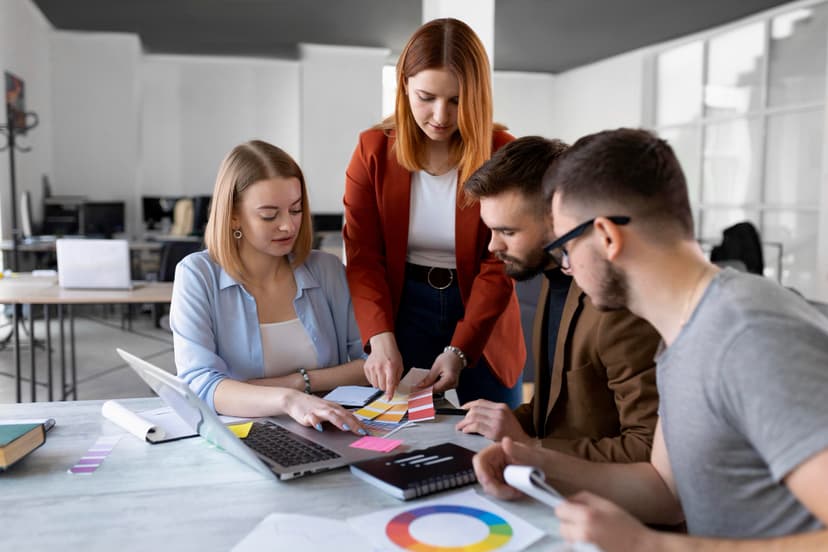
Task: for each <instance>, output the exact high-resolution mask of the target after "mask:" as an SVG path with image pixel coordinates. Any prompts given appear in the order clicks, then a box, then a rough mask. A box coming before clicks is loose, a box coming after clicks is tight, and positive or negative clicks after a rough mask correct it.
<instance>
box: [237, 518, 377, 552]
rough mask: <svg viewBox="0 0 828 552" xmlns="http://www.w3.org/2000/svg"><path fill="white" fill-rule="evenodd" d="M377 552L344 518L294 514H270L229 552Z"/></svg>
mask: <svg viewBox="0 0 828 552" xmlns="http://www.w3.org/2000/svg"><path fill="white" fill-rule="evenodd" d="M334 549H335V550H336V551H337V552H377V551H379V549H378V548H372V547H371V543H370V542H369V541H368V540H367V539H365V538H364V537H362V536H361V535H359V534H358V533H357V532H356V531H354V530H353V529H351V527H350V526H349V525H348V524H347V523H345V522H344V521H338V520H333V519H326V518H322V517H316V516H303V515H298V514H270V515H269V516H267V517H266V518H264V519H263V520H262V521H261V523H259V524H258V525H257V526H256V527H255V528H254V529H253V531H251V532H250V533H249V534H248V535H247V536H246V537H245V538H244V539H242V541H241V542H239V543H238V544H237V545H236V546H234V547H233V552H261V551H262V550H296V551H299V552H330V551H331V550H334Z"/></svg>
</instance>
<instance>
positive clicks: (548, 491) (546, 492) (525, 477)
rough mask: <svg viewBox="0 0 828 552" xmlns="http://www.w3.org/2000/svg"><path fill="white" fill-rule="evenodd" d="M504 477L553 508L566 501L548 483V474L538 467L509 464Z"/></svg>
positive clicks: (513, 485)
mask: <svg viewBox="0 0 828 552" xmlns="http://www.w3.org/2000/svg"><path fill="white" fill-rule="evenodd" d="M503 479H504V480H506V483H508V484H509V485H510V486H512V487H514V488H515V489H517V490H519V491H521V492H522V493H524V494H527V495H529V496H531V497H532V498H534V499H535V500H538V501H540V502H543V503H544V504H546V505H548V506H552V507H553V508H554V507H556V506H557V505H558V504H560V503H562V502H563V501H564V498H563V497H562V496H561V495H560V493H558V491H556V490H555V489H553V488H552V487H550V486H549V485H548V484H547V483H546V475H545V474H544V473H543V472H542V471H541V470H539V469H538V468H533V467H532V466H515V465H509V466H506V469H504V470H503Z"/></svg>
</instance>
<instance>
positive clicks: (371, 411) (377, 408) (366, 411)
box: [354, 391, 408, 422]
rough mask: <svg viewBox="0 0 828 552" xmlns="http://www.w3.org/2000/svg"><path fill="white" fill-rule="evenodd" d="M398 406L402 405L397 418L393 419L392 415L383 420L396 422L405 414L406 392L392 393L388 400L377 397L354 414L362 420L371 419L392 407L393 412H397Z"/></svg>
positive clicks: (406, 404) (406, 407) (406, 406)
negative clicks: (400, 412)
mask: <svg viewBox="0 0 828 552" xmlns="http://www.w3.org/2000/svg"><path fill="white" fill-rule="evenodd" d="M400 406H401V407H402V414H400V415H399V418H397V419H396V420H394V419H393V417H392V418H391V419H385V420H383V421H391V422H393V421H397V422H398V421H400V419H402V417H403V416H404V415H405V411H406V410H407V409H408V394H407V393H406V394H403V393H400V392H399V391H397V392H396V393H394V396H393V397H391V400H390V401H386V400H385V399H377V400H375V401H374V402H372V403H370V404H367V405H365V406H363V407H362V408H360V409H359V410H357V411H356V412H354V415H355V416H357V417H358V418H361V419H363V420H373V419H375V418H378V417H379V416H380V415H382V414H383V413H385V412H387V411H389V410H392V409H393V410H394V412H397V411H398V410H399V407H400Z"/></svg>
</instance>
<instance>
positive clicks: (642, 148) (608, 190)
mask: <svg viewBox="0 0 828 552" xmlns="http://www.w3.org/2000/svg"><path fill="white" fill-rule="evenodd" d="M548 179H549V182H548V185H549V186H551V187H552V188H554V193H555V194H560V196H561V201H564V202H567V203H571V204H575V205H576V206H577V208H578V209H580V210H581V211H584V212H583V213H581V214H583V215H584V216H596V215H603V216H607V215H629V216H631V217H632V218H633V219H634V220H638V221H645V222H648V223H652V224H657V225H658V227H659V228H660V230H661V231H662V232H664V233H668V234H671V235H675V234H678V236H679V237H680V238H682V239H692V238H693V235H694V233H693V214H692V211H691V209H690V200H689V198H688V195H687V182H686V181H685V179H684V173H683V172H682V170H681V165H680V164H679V162H678V159H677V158H676V154H675V153H674V152H673V148H671V147H670V145H669V144H668V143H667V142H666V141H664V140H662V139H660V138H658V137H657V136H655V135H654V134H652V133H651V132H649V131H646V130H641V129H631V128H619V129H617V130H605V131H603V132H598V133H596V134H590V135H588V136H584V137H583V138H581V139H580V140H578V141H577V142H575V143H574V144H573V145H572V147H570V148H569V150H567V151H566V152H565V153H564V154H563V155H562V156H561V158H560V159H559V160H558V162H557V163H555V166H554V167H553V168H552V170H551V171H550V173H549V175H548ZM596 209H610V210H612V212H597V211H596ZM671 231H672V232H671ZM660 235H662V234H661V233H659V232H656V233H654V234H653V236H654V238H657V237H658V236H660Z"/></svg>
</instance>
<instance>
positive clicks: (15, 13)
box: [0, 0, 54, 239]
mask: <svg viewBox="0 0 828 552" xmlns="http://www.w3.org/2000/svg"><path fill="white" fill-rule="evenodd" d="M51 29H52V27H51V24H50V23H49V22H48V21H47V20H46V18H45V17H43V14H41V13H40V10H38V9H37V8H36V7H35V5H34V4H33V3H31V2H20V1H19V0H0V69H3V70H5V71H10V72H12V73H14V74H15V75H17V76H18V77H20V78H21V79H23V81H24V83H25V87H26V88H25V100H26V109H27V110H28V111H34V112H35V113H37V115H38V116H39V118H40V124H39V125H38V127H37V128H35V129H32V130H31V131H30V132H29V133H28V134H27V135H26V136H20V137H18V144H19V145H21V146H24V147H31V151H30V152H28V153H21V152H19V151H17V152H15V169H16V170H15V173H16V179H15V180H16V184H17V193H18V197H19V195H20V193H21V192H22V191H24V190H29V191H30V192H31V194H32V211H33V216H34V218H35V219H36V221H40V220H41V218H42V214H41V211H40V205H41V191H42V188H41V177H42V175H43V174H48V175H49V176H52V174H51V171H50V169H51V165H52V140H51V133H52V129H53V128H54V121H53V115H52V84H51V77H52V76H51V63H50V59H49V54H50V50H49V37H50V35H51V32H52V30H51ZM0 79H3V76H2V75H0ZM3 86H5V84H3ZM0 124H2V125H5V124H6V107H5V101H3V102H2V103H0ZM5 145H6V138H5V136H3V135H0V147H4V146H5ZM10 186H11V182H10V176H9V152H8V151H4V152H0V221H2V226H0V233H2V237H3V239H10V238H11V201H12V198H11V190H10ZM18 204H19V203H18ZM19 221H20V216H19V214H18V225H19Z"/></svg>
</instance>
